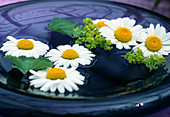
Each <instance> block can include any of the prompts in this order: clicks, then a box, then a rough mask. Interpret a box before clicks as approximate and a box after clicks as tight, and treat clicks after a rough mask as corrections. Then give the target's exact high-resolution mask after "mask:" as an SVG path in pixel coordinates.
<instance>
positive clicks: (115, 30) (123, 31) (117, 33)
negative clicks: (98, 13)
mask: <svg viewBox="0 0 170 117" xmlns="http://www.w3.org/2000/svg"><path fill="white" fill-rule="evenodd" d="M135 23H136V21H135V20H134V19H129V18H118V19H116V20H110V21H106V22H105V24H106V25H107V26H104V27H101V29H100V30H99V31H100V32H101V35H103V36H104V37H106V40H111V42H112V43H113V44H116V48H118V49H123V47H124V48H125V49H131V47H130V46H132V45H137V43H136V40H137V38H138V35H139V33H140V32H141V31H142V26H141V25H136V26H134V25H135Z"/></svg>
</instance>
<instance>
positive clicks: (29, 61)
mask: <svg viewBox="0 0 170 117" xmlns="http://www.w3.org/2000/svg"><path fill="white" fill-rule="evenodd" d="M5 58H6V59H8V60H10V61H11V62H12V63H14V64H15V65H14V66H13V68H16V69H19V70H20V71H21V72H22V73H23V74H26V73H27V72H28V71H29V70H39V69H45V68H47V67H52V66H53V64H52V62H51V61H50V60H48V59H47V58H44V57H39V58H38V59H35V58H33V57H25V56H20V57H14V56H5Z"/></svg>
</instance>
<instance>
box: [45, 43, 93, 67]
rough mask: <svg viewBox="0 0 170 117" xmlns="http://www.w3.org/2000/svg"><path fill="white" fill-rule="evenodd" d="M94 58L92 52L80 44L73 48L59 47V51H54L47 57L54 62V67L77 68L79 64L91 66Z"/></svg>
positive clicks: (68, 46) (67, 46)
mask: <svg viewBox="0 0 170 117" xmlns="http://www.w3.org/2000/svg"><path fill="white" fill-rule="evenodd" d="M94 56H95V55H94V54H92V52H91V51H89V50H88V49H87V48H85V47H84V46H79V45H78V44H74V45H73V46H72V47H71V46H70V45H61V46H58V47H57V49H52V50H50V51H49V52H48V53H47V54H46V55H45V57H47V58H49V59H50V60H51V61H52V62H54V65H58V66H64V67H69V66H71V67H76V68H77V67H78V65H79V64H81V65H89V64H90V63H91V61H92V60H93V59H92V57H94Z"/></svg>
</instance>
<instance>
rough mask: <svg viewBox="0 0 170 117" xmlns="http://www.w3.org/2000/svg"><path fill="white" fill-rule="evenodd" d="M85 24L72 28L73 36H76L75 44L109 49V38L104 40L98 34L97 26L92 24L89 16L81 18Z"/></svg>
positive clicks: (90, 47) (89, 47)
mask: <svg viewBox="0 0 170 117" xmlns="http://www.w3.org/2000/svg"><path fill="white" fill-rule="evenodd" d="M83 23H84V24H85V26H84V27H83V26H82V27H78V28H76V29H74V33H73V34H74V35H73V36H74V37H76V38H78V39H77V40H76V42H75V43H76V44H85V46H86V47H87V48H88V49H93V48H97V47H99V48H104V49H105V50H111V49H112V48H113V47H111V45H113V44H112V43H111V41H110V40H106V39H105V38H104V37H103V36H101V35H100V32H99V28H98V27H97V26H96V25H95V24H93V22H92V20H91V19H90V18H86V19H84V20H83Z"/></svg>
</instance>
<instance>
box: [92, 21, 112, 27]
mask: <svg viewBox="0 0 170 117" xmlns="http://www.w3.org/2000/svg"><path fill="white" fill-rule="evenodd" d="M106 21H109V20H107V19H96V20H92V22H93V24H96V25H97V26H98V27H99V28H101V27H103V26H107V24H105V22H106Z"/></svg>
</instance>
